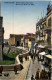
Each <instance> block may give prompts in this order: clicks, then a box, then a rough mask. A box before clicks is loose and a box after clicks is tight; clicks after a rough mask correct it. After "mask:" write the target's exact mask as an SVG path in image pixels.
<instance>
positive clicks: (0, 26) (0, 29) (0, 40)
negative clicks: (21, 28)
mask: <svg viewBox="0 0 52 80" xmlns="http://www.w3.org/2000/svg"><path fill="white" fill-rule="evenodd" d="M3 42H4V28H3V17H0V60H2V50H3V46H4V45H3Z"/></svg>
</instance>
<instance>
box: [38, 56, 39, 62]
mask: <svg viewBox="0 0 52 80" xmlns="http://www.w3.org/2000/svg"><path fill="white" fill-rule="evenodd" d="M38 63H39V55H38Z"/></svg>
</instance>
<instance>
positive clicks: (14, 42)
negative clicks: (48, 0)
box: [9, 34, 23, 46]
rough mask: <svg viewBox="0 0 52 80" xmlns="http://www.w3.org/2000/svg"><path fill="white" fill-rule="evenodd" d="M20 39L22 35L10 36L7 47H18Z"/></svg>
mask: <svg viewBox="0 0 52 80" xmlns="http://www.w3.org/2000/svg"><path fill="white" fill-rule="evenodd" d="M22 37H23V35H22V34H19V35H16V34H10V38H9V45H11V46H20V45H21V38H22Z"/></svg>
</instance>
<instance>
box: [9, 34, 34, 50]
mask: <svg viewBox="0 0 52 80" xmlns="http://www.w3.org/2000/svg"><path fill="white" fill-rule="evenodd" d="M34 42H35V34H33V33H27V34H20V35H15V34H10V38H9V45H11V46H22V47H25V48H29V49H31V48H32V47H33V44H34Z"/></svg>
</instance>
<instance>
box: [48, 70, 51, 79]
mask: <svg viewBox="0 0 52 80" xmlns="http://www.w3.org/2000/svg"><path fill="white" fill-rule="evenodd" d="M48 77H49V80H51V72H50V71H48Z"/></svg>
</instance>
